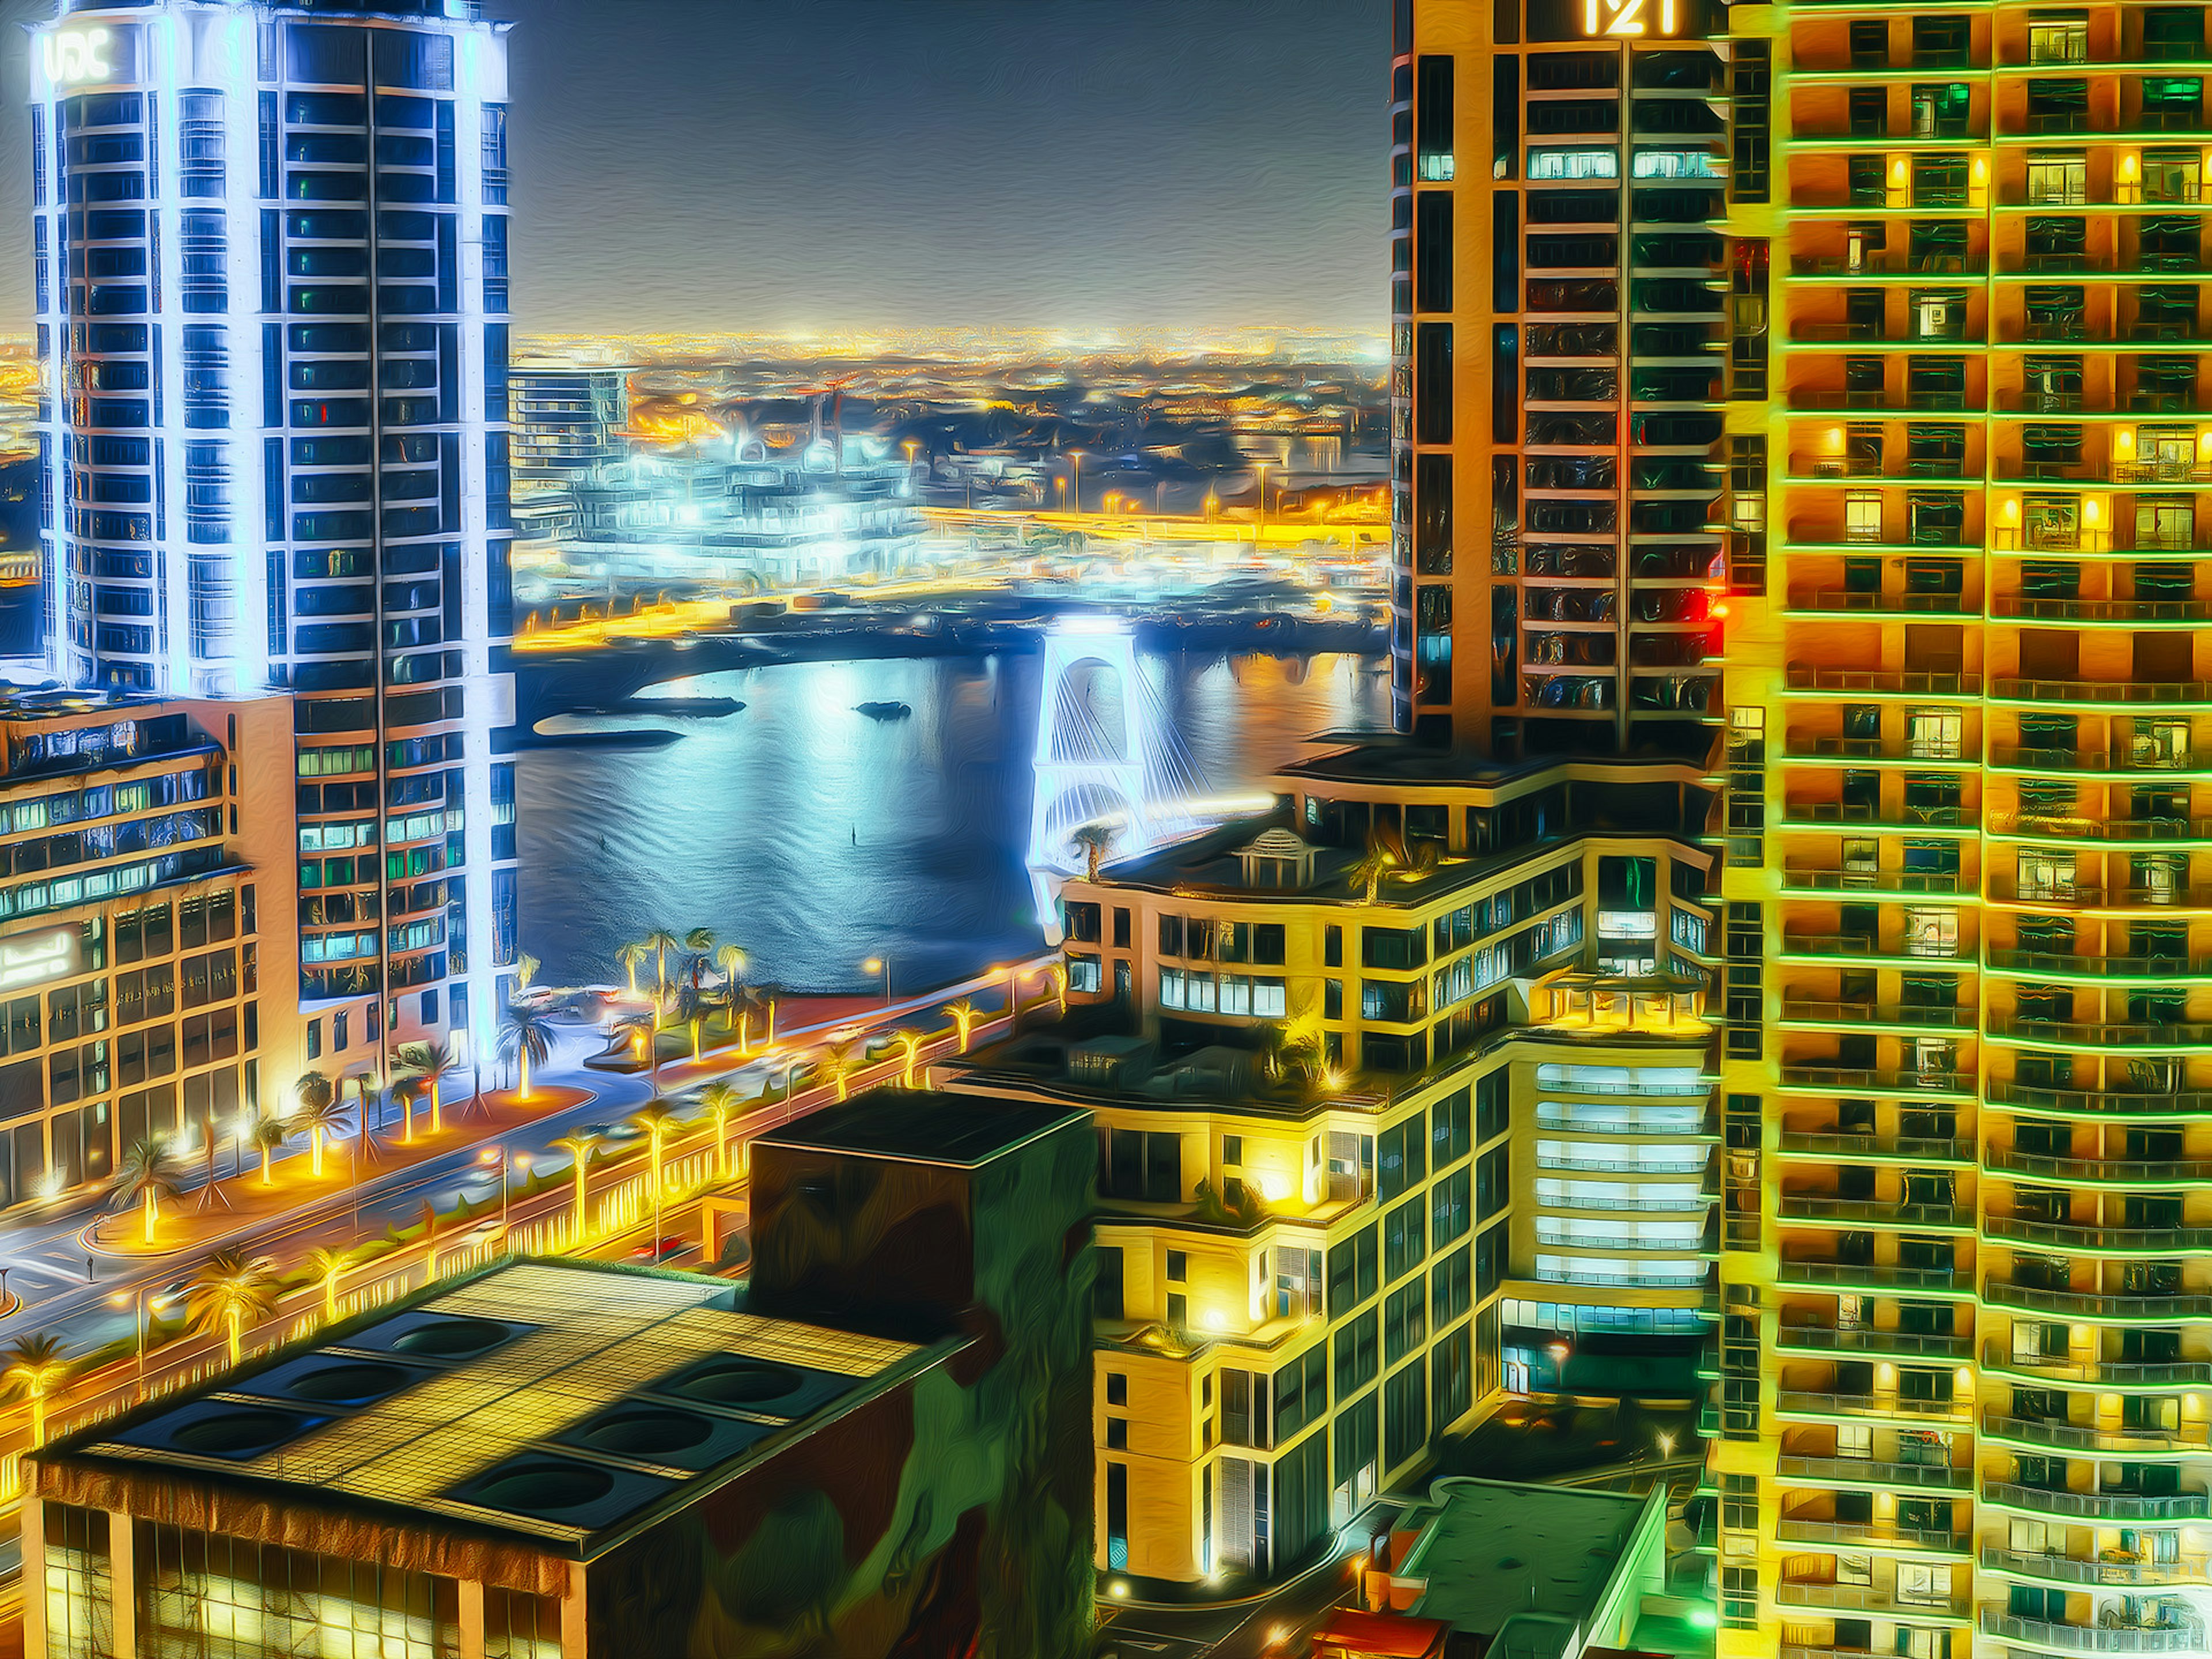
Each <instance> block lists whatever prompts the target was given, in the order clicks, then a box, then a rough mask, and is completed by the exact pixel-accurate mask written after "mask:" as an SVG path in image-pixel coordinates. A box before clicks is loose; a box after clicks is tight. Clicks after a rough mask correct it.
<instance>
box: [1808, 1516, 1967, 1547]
mask: <svg viewBox="0 0 2212 1659" xmlns="http://www.w3.org/2000/svg"><path fill="white" fill-rule="evenodd" d="M1774 1535H1775V1536H1776V1537H1777V1538H1778V1539H1779V1540H1781V1541H1783V1542H1784V1543H1786V1544H1842V1545H1847V1546H1850V1545H1855V1546H1857V1547H1860V1548H1874V1549H1894V1550H1911V1551H1914V1552H1919V1551H1923V1550H1933V1551H1936V1552H1939V1553H1942V1554H1944V1555H1958V1556H1966V1555H1971V1554H1972V1553H1973V1541H1972V1539H1971V1538H1969V1537H1967V1536H1966V1534H1962V1533H1954V1532H1953V1531H1951V1530H1950V1529H1949V1528H1936V1527H1911V1526H1906V1525H1905V1524H1904V1523H1903V1522H1893V1521H1885V1522H1858V1521H1792V1520H1790V1519H1787V1518H1784V1519H1783V1520H1780V1521H1778V1522H1775V1528H1774Z"/></svg>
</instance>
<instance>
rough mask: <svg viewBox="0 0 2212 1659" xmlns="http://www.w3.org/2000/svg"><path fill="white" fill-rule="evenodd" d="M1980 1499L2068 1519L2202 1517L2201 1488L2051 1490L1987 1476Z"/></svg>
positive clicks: (1985, 1501)
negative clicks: (2152, 1492)
mask: <svg viewBox="0 0 2212 1659" xmlns="http://www.w3.org/2000/svg"><path fill="white" fill-rule="evenodd" d="M1982 1500H1983V1502H1984V1503H1989V1504H2001V1505H2002V1506H2003V1507H2004V1508H2006V1509H2012V1510H2027V1511H2028V1512H2029V1513H2031V1514H2034V1515H2049V1516H2060V1517H2063V1518H2064V1519H2066V1520H2069V1521H2202V1520H2203V1519H2204V1517H2205V1514H2206V1510H2205V1504H2204V1494H2203V1492H2167V1493H2165V1494H2163V1495H2161V1496H2157V1497H2153V1496H2149V1495H2147V1494H2145V1493H2142V1492H2052V1491H2051V1490H2049V1489H2048V1488H2046V1487H2043V1486H2021V1485H2020V1484H2019V1483H2017V1482H2016V1481H2011V1480H1990V1481H1985V1482H1984V1483H1983V1486H1982Z"/></svg>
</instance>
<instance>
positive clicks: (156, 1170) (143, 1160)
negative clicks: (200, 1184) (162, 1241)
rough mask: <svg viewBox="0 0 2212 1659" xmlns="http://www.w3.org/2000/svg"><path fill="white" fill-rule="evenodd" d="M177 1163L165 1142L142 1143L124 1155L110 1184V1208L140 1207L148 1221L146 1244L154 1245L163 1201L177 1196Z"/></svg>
mask: <svg viewBox="0 0 2212 1659" xmlns="http://www.w3.org/2000/svg"><path fill="white" fill-rule="evenodd" d="M178 1176H179V1167H178V1164H177V1160H176V1159H175V1158H173V1156H171V1155H170V1152H169V1148H168V1146H167V1144H166V1143H165V1142H162V1141H159V1140H142V1141H139V1142H138V1143H137V1145H136V1146H132V1147H131V1150H130V1151H128V1152H125V1153H124V1154H123V1158H122V1161H121V1162H120V1163H118V1164H117V1165H116V1166H115V1173H114V1174H113V1175H112V1176H109V1177H108V1181H107V1207H108V1208H109V1209H111V1210H127V1209H129V1208H130V1207H131V1206H132V1205H134V1204H135V1205H137V1206H138V1210H139V1212H140V1214H141V1215H143V1217H144V1218H145V1225H146V1242H147V1243H149V1244H151V1243H153V1242H154V1226H155V1223H156V1222H158V1221H160V1220H161V1200H163V1199H165V1198H174V1197H175V1196H176V1195H177V1177H178Z"/></svg>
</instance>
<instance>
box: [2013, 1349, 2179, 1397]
mask: <svg viewBox="0 0 2212 1659" xmlns="http://www.w3.org/2000/svg"><path fill="white" fill-rule="evenodd" d="M1982 1369H1983V1370H1987V1371H1996V1372H1999V1373H2002V1374H2004V1375H2007V1376H2029V1377H2033V1378H2035V1379H2036V1380H2037V1381H2038V1382H2047V1383H2083V1384H2086V1385H2089V1386H2092V1387H2105V1388H2113V1389H2166V1388H2193V1387H2202V1386H2203V1385H2205V1384H2208V1383H2212V1359H2163V1360H2157V1359H2089V1360H2081V1361H2079V1362H2076V1361H2074V1360H2069V1359H2059V1358H2045V1357H2041V1356H2032V1357H2030V1358H2020V1357H2019V1356H2017V1355H2015V1354H2013V1353H2010V1352H2008V1351H2007V1350H2006V1349H2004V1348H2003V1347H2002V1346H2000V1345H1998V1344H1997V1343H1995V1342H1984V1344H1983V1345H1982Z"/></svg>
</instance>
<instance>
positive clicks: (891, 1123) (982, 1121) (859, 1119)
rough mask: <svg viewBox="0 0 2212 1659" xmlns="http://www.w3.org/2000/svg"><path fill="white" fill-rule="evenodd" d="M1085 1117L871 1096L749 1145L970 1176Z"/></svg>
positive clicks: (886, 1091) (923, 1095)
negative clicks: (901, 1162)
mask: <svg viewBox="0 0 2212 1659" xmlns="http://www.w3.org/2000/svg"><path fill="white" fill-rule="evenodd" d="M1084 1115H1085V1114H1084V1113H1083V1112H1081V1111H1080V1110H1077V1109H1071V1108H1069V1107H1066V1106H1062V1105H1046V1104H1040V1103H1030V1102H1010V1101H1007V1100H1005V1099H1003V1098H1001V1097H998V1096H995V1095H984V1094H973V1093H969V1092H968V1091H963V1090H957V1089H896V1088H882V1089H871V1090H869V1091H867V1092H866V1094H864V1095H860V1096H858V1097H855V1098H854V1099H852V1100H849V1101H847V1102H846V1103H843V1104H842V1105H838V1106H825V1107H823V1109H821V1110H820V1111H817V1112H809V1113H808V1114H807V1115H805V1117H803V1118H800V1119H799V1121H796V1122H794V1123H788V1124H786V1125H785V1126H784V1127H782V1128H781V1129H777V1130H774V1131H772V1132H771V1133H768V1134H764V1135H762V1136H760V1137H758V1138H757V1139H756V1140H755V1141H754V1143H753V1144H754V1145H755V1146H787V1147H795V1148H799V1149H801V1150H805V1151H809V1152H860V1153H864V1154H866V1155H868V1156H871V1157H875V1158H904V1159H907V1160H908V1161H910V1162H913V1163H917V1164H949V1165H951V1166H954V1167H956V1168H959V1169H973V1168H975V1166H976V1165H977V1164H987V1163H988V1162H989V1161H990V1160H991V1159H993V1158H997V1157H998V1156H1000V1154H1001V1153H1003V1152H1012V1150H1013V1149H1014V1148H1015V1147H1017V1146H1020V1145H1022V1144H1023V1143H1024V1141H1028V1140H1033V1139H1036V1137H1037V1136H1039V1135H1042V1134H1044V1133H1048V1132H1049V1131H1051V1130H1054V1129H1056V1128H1058V1127H1060V1126H1061V1125H1062V1124H1064V1123H1066V1122H1067V1121H1069V1120H1070V1119H1071V1118H1079V1117H1082V1116H1084Z"/></svg>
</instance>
